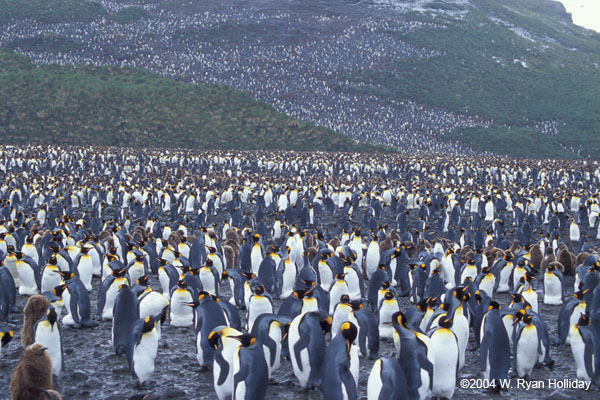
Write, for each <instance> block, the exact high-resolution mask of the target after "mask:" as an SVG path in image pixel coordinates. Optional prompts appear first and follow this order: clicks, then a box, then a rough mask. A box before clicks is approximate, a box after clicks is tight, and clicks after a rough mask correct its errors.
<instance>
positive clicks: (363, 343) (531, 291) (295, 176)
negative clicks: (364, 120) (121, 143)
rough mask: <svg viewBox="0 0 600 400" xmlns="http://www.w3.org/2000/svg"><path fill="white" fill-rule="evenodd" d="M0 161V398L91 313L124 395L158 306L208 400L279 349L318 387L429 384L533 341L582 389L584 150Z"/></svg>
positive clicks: (25, 151)
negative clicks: (474, 358) (122, 372)
mask: <svg viewBox="0 0 600 400" xmlns="http://www.w3.org/2000/svg"><path fill="white" fill-rule="evenodd" d="M0 176H1V177H2V178H3V179H2V180H1V181H0V322H1V323H2V324H3V325H2V326H13V327H17V328H20V329H21V334H20V338H21V345H22V347H23V349H24V351H23V353H22V356H21V359H20V360H19V362H18V364H17V366H16V368H15V369H14V372H13V375H12V378H11V383H10V396H11V399H34V400H35V399H60V398H61V395H60V394H59V393H58V391H55V390H54V388H53V381H56V380H59V381H60V379H61V374H62V373H63V372H64V365H65V362H68V356H67V355H66V354H65V353H64V352H63V343H62V335H61V332H62V331H63V330H64V329H77V330H80V331H77V332H78V334H79V333H80V334H81V335H86V332H88V331H89V330H94V329H101V326H102V325H101V322H102V321H111V323H112V328H111V332H110V335H111V344H112V351H113V352H114V354H115V355H116V356H118V357H121V359H122V363H123V365H126V366H127V367H128V368H129V372H130V374H131V379H132V383H133V384H135V385H136V388H138V390H139V391H140V393H143V392H144V383H145V382H147V381H148V380H149V379H150V377H151V376H153V375H157V374H158V375H160V374H162V373H165V371H160V370H157V368H155V360H156V357H157V351H158V349H159V346H161V343H162V342H163V341H164V339H165V338H164V336H165V335H167V334H173V333H172V332H173V331H171V330H169V331H168V332H165V329H164V326H167V325H169V326H171V327H177V328H178V329H181V330H190V331H191V330H193V332H195V337H196V340H195V342H190V343H189V348H188V349H181V351H194V352H195V354H196V359H197V362H198V363H199V366H200V368H201V371H202V372H200V373H202V374H210V375H211V376H212V381H213V383H214V392H213V393H206V395H207V396H209V397H215V398H218V399H219V400H225V399H264V398H266V397H267V390H268V387H269V384H270V383H272V376H273V373H274V372H275V371H277V370H278V369H279V368H280V367H281V366H283V365H287V366H288V367H289V368H290V370H291V371H293V376H294V383H295V385H296V386H298V387H300V388H303V389H306V390H316V391H320V392H321V393H322V396H323V398H325V399H358V398H359V397H360V396H362V394H364V395H366V397H367V398H368V399H369V400H375V399H378V400H384V399H411V400H413V399H414V400H416V399H427V398H447V399H450V398H452V397H453V395H454V394H455V391H456V390H457V387H458V386H457V384H458V379H459V377H460V376H461V371H462V370H463V368H464V366H465V354H466V352H467V351H468V350H469V349H477V351H478V354H479V364H480V375H479V376H478V378H482V379H485V380H486V382H488V386H489V389H490V390H501V389H502V388H501V386H502V385H500V382H503V381H506V380H508V379H511V378H522V379H525V380H527V379H530V377H531V375H532V371H533V370H534V369H536V368H548V369H549V368H551V367H552V366H553V365H554V363H555V360H554V359H553V356H552V353H553V351H554V350H553V347H552V346H554V345H556V346H570V348H571V352H572V360H570V362H571V366H572V367H571V368H572V369H573V370H576V378H577V379H579V380H581V381H583V382H585V383H586V384H587V385H588V386H587V387H590V385H593V386H592V387H591V389H590V390H597V388H599V387H600V285H599V284H600V273H599V271H600V260H599V253H598V243H599V242H600V198H599V195H598V188H599V185H600V166H599V165H598V164H597V163H595V162H586V161H568V162H567V161H551V160H544V161H538V160H508V159H504V158H493V157H489V158H469V159H466V158H458V157H431V156H428V157H425V158H420V157H417V156H414V157H407V156H401V155H395V154H345V153H319V152H315V153H294V152H262V151H253V152H252V151H247V152H241V151H204V152H192V151H184V150H134V149H127V148H93V147H58V146H54V147H36V146H3V147H0ZM567 282H569V283H567ZM92 291H95V292H96V291H97V295H95V296H91V293H92ZM18 300H20V301H21V304H23V303H24V304H25V306H24V307H22V308H21V307H18V306H17V302H18ZM541 305H543V307H555V309H556V312H557V314H558V321H557V326H556V328H557V332H558V334H557V335H554V334H551V330H550V329H549V327H548V326H547V324H546V322H545V321H544V320H543V319H542V316H543V314H541V312H542V311H541V307H542V306H541ZM544 309H546V308H544ZM553 328H554V327H553ZM14 334H15V332H14V331H13V330H10V329H5V330H3V331H1V332H0V357H2V351H3V350H4V349H6V348H7V347H10V346H17V344H15V343H14V342H11V339H12V338H13V337H14ZM15 342H16V341H15ZM385 343H389V344H390V346H391V348H393V349H394V352H393V353H389V354H383V353H384V352H383V351H382V350H381V349H382V345H383V344H385ZM178 350H179V349H171V350H170V351H172V352H177V351H178ZM0 361H1V358H0ZM363 363H368V365H372V368H371V370H370V373H369V375H368V377H362V379H361V376H360V365H361V364H363ZM182 367H183V366H182ZM72 368H73V366H71V369H72ZM359 382H360V383H361V385H359ZM363 382H366V383H363ZM68 385H69V382H68V381H64V382H62V385H61V387H62V388H64V387H66V386H68ZM364 385H366V387H365V386H364ZM284 390H285V389H284Z"/></svg>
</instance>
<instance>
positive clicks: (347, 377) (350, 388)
mask: <svg viewBox="0 0 600 400" xmlns="http://www.w3.org/2000/svg"><path fill="white" fill-rule="evenodd" d="M340 379H341V381H342V385H343V386H345V387H346V393H347V396H348V397H347V398H348V399H358V391H357V389H356V382H355V381H354V376H353V375H352V373H350V370H349V369H348V367H347V366H342V368H341V370H340Z"/></svg>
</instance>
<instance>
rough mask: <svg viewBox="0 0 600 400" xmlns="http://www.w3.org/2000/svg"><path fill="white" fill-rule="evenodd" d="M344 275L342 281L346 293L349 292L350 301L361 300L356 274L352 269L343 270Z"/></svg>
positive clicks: (358, 280)
mask: <svg viewBox="0 0 600 400" xmlns="http://www.w3.org/2000/svg"><path fill="white" fill-rule="evenodd" d="M344 273H345V274H346V276H345V277H344V281H346V286H347V287H348V291H349V292H350V293H349V294H350V300H352V301H355V300H360V298H361V288H360V279H359V277H358V274H357V273H356V271H355V270H354V269H353V268H347V267H346V268H344Z"/></svg>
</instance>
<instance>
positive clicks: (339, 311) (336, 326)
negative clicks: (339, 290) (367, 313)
mask: <svg viewBox="0 0 600 400" xmlns="http://www.w3.org/2000/svg"><path fill="white" fill-rule="evenodd" d="M351 311H352V307H351V306H350V305H347V304H344V303H340V304H338V306H337V307H336V308H335V311H334V312H333V321H332V323H331V338H332V339H333V338H334V337H336V336H337V335H338V334H339V333H340V327H341V326H342V324H343V323H344V322H346V321H349V320H350V312H351Z"/></svg>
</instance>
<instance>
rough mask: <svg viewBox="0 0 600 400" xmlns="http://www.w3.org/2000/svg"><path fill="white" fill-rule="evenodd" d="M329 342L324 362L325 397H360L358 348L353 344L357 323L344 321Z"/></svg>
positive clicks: (323, 388) (353, 398) (348, 399)
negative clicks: (338, 331)
mask: <svg viewBox="0 0 600 400" xmlns="http://www.w3.org/2000/svg"><path fill="white" fill-rule="evenodd" d="M340 332H341V333H340V334H339V335H337V336H336V337H335V338H334V339H332V340H331V343H329V347H328V348H327V352H326V353H325V361H324V363H323V377H322V386H321V392H322V393H323V397H324V398H325V399H347V400H357V399H358V371H359V361H358V349H357V347H356V346H354V345H353V343H354V340H355V339H356V336H357V334H358V330H357V328H356V325H354V324H353V323H352V322H344V323H343V324H342V326H341V327H340Z"/></svg>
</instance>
